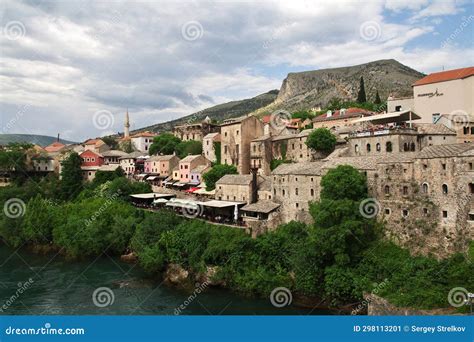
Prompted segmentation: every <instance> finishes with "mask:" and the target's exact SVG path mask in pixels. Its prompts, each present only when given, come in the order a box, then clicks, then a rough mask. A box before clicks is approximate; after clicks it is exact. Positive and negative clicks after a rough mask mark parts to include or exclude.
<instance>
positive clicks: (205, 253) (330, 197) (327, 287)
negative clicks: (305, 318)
mask: <svg viewBox="0 0 474 342" xmlns="http://www.w3.org/2000/svg"><path fill="white" fill-rule="evenodd" d="M63 165H64V167H63V171H62V172H63V173H62V180H58V179H57V177H55V176H52V175H51V176H48V177H46V178H41V179H32V178H21V179H19V180H16V181H15V182H13V183H12V184H11V185H9V186H6V187H4V188H2V189H0V204H1V205H2V207H3V205H4V203H5V202H6V201H7V200H9V199H12V198H15V199H21V200H22V201H24V202H25V203H26V208H25V210H24V215H22V216H20V217H17V218H11V217H8V216H7V215H2V216H1V220H0V237H1V238H2V240H3V241H4V243H6V244H8V245H11V246H13V247H19V246H22V245H30V246H33V247H37V248H38V249H39V247H43V248H44V249H45V250H60V251H61V252H62V253H63V254H64V255H65V256H66V257H69V258H88V257H96V256H99V255H101V254H102V253H107V254H109V255H120V254H123V253H124V252H126V251H129V250H133V251H134V252H135V253H136V254H137V256H138V260H139V264H140V265H141V267H143V269H145V270H146V271H147V272H150V273H151V274H157V273H161V272H163V271H164V270H166V267H167V266H168V265H170V264H177V265H180V266H181V267H183V268H185V269H187V270H189V271H190V273H191V274H192V275H194V276H197V275H199V274H203V273H205V272H206V269H207V268H208V267H209V266H212V267H214V268H215V269H216V270H217V271H216V272H215V274H214V276H213V278H214V279H213V280H216V281H219V283H221V284H225V286H226V287H228V288H229V289H231V290H234V291H238V292H241V293H244V294H249V295H257V296H268V295H269V294H270V292H271V291H272V290H273V289H274V288H276V287H280V286H284V287H286V288H288V289H290V290H291V291H292V293H293V294H294V295H301V296H306V297H314V298H318V299H323V300H324V301H325V303H326V305H328V306H342V305H345V304H349V303H355V302H359V301H361V299H362V295H363V293H364V292H371V291H373V290H374V288H376V287H377V286H378V284H381V283H384V286H383V287H380V291H378V294H379V295H381V296H382V297H384V298H386V299H388V300H389V301H391V302H392V303H393V304H396V305H399V306H410V307H414V308H425V309H429V308H437V307H448V306H449V304H448V302H447V294H448V292H449V290H450V289H451V288H453V287H458V286H462V287H465V288H466V289H474V263H473V260H474V250H473V248H471V253H470V254H469V255H461V254H456V255H453V256H451V257H450V258H448V259H444V260H436V259H434V258H431V257H425V256H411V255H410V253H409V251H407V250H405V249H402V248H400V247H398V246H396V245H394V244H393V243H391V242H388V241H386V240H384V239H383V238H382V237H381V236H382V232H383V225H382V224H380V223H377V222H376V221H375V220H374V219H367V218H364V217H363V216H361V214H360V212H359V204H360V202H361V200H363V199H365V198H367V186H366V179H365V176H364V175H363V174H361V173H360V172H358V171H357V170H356V169H354V168H352V167H350V166H339V167H338V168H336V169H333V170H330V171H329V172H328V173H327V175H326V176H324V177H323V179H322V184H321V185H322V192H321V200H320V202H314V203H312V204H311V208H310V210H311V215H312V216H313V218H314V222H315V223H314V224H312V225H305V224H302V223H300V222H290V223H288V224H285V225H282V226H280V227H278V229H276V230H275V231H274V232H271V233H267V234H264V235H261V236H259V237H257V238H255V239H253V238H251V237H250V236H248V235H247V234H245V232H244V231H243V230H240V229H235V228H231V227H225V226H215V225H211V224H209V223H207V222H204V221H202V220H197V219H186V218H183V217H181V216H178V215H176V214H174V213H173V212H171V211H167V210H161V211H159V212H158V213H155V212H148V211H144V210H140V209H136V208H135V207H133V206H132V205H131V204H129V203H128V195H129V194H132V193H141V192H150V191H151V189H150V187H149V185H147V184H145V183H138V182H130V181H129V180H128V179H126V178H125V177H123V174H122V173H121V172H120V170H119V171H117V172H113V173H101V172H98V173H97V176H96V178H95V180H94V181H93V182H91V183H89V184H83V183H82V178H79V177H78V172H77V170H78V167H79V166H80V165H79V166H78V160H77V157H76V156H75V155H74V154H72V155H71V157H69V159H68V160H67V161H66V162H65V163H64V164H63ZM460 310H463V308H461V309H460Z"/></svg>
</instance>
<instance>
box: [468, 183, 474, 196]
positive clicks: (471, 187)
mask: <svg viewBox="0 0 474 342" xmlns="http://www.w3.org/2000/svg"><path fill="white" fill-rule="evenodd" d="M469 192H470V193H471V194H474V183H469Z"/></svg>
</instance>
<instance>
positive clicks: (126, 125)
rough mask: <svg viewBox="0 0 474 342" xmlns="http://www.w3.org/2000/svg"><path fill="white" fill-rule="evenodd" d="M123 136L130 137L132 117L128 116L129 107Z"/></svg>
mask: <svg viewBox="0 0 474 342" xmlns="http://www.w3.org/2000/svg"><path fill="white" fill-rule="evenodd" d="M123 136H124V138H128V137H130V118H129V117H128V108H127V113H126V114H125V124H124V125H123Z"/></svg>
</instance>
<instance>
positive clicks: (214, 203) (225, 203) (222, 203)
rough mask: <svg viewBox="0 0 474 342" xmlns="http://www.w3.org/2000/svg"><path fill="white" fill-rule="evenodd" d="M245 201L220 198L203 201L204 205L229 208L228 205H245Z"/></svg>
mask: <svg viewBox="0 0 474 342" xmlns="http://www.w3.org/2000/svg"><path fill="white" fill-rule="evenodd" d="M245 203H246V202H229V201H218V200H212V201H207V202H201V204H202V205H203V206H205V207H210V208H228V207H235V206H236V205H244V204H245Z"/></svg>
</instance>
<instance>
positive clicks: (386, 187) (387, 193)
mask: <svg viewBox="0 0 474 342" xmlns="http://www.w3.org/2000/svg"><path fill="white" fill-rule="evenodd" d="M383 192H384V193H385V195H390V187H389V186H388V185H385V188H384V189H383Z"/></svg>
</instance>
